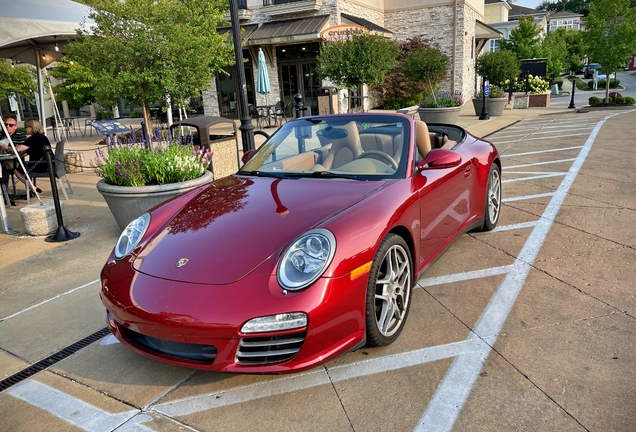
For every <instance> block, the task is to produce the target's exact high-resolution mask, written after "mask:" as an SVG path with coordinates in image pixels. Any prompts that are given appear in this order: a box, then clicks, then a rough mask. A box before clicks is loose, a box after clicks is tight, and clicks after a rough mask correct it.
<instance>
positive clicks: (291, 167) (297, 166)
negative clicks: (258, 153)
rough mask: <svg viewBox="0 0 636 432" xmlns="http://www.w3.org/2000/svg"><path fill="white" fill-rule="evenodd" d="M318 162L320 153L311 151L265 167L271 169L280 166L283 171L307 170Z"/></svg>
mask: <svg viewBox="0 0 636 432" xmlns="http://www.w3.org/2000/svg"><path fill="white" fill-rule="evenodd" d="M316 162H318V154H317V153H315V152H313V151H310V152H305V153H300V154H297V155H295V156H290V157H288V158H285V159H280V160H277V161H275V162H272V163H268V164H267V165H264V166H263V168H265V169H268V170H270V169H272V168H274V167H278V168H280V169H281V170H283V171H305V170H309V169H310V168H311V167H313V166H314V165H315V164H316Z"/></svg>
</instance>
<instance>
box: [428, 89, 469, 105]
mask: <svg viewBox="0 0 636 432" xmlns="http://www.w3.org/2000/svg"><path fill="white" fill-rule="evenodd" d="M463 103H464V98H463V97H462V93H461V92H460V91H456V92H455V93H452V92H448V91H445V92H444V91H442V92H437V93H430V94H426V95H425V96H424V99H423V100H422V101H421V102H420V104H419V106H420V108H451V107H458V106H462V105H463Z"/></svg>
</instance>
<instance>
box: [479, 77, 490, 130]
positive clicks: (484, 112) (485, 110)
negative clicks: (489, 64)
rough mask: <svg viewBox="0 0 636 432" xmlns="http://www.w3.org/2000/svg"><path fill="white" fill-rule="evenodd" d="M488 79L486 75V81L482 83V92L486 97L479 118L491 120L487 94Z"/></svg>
mask: <svg viewBox="0 0 636 432" xmlns="http://www.w3.org/2000/svg"><path fill="white" fill-rule="evenodd" d="M486 81H488V80H487V79H486V77H484V81H483V82H482V84H481V87H482V88H481V94H482V95H483V97H484V99H483V101H482V102H483V103H482V104H481V115H480V116H479V120H489V119H490V116H489V115H488V107H487V105H488V103H487V102H486V101H487V100H488V95H487V94H486Z"/></svg>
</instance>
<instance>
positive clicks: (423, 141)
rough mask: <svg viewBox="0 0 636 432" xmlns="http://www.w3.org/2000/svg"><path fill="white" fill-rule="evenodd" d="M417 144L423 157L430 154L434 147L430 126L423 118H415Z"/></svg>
mask: <svg viewBox="0 0 636 432" xmlns="http://www.w3.org/2000/svg"><path fill="white" fill-rule="evenodd" d="M415 146H416V147H417V151H418V152H419V154H420V157H421V158H422V159H424V158H425V157H426V156H427V155H428V153H429V152H430V151H431V148H432V147H431V135H430V134H429V133H428V126H426V123H424V122H423V121H421V120H415Z"/></svg>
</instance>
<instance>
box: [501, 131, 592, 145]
mask: <svg viewBox="0 0 636 432" xmlns="http://www.w3.org/2000/svg"><path fill="white" fill-rule="evenodd" d="M581 135H589V134H588V133H580V134H569V135H553V136H551V137H537V138H524V139H518V140H512V141H494V140H491V142H492V143H493V144H508V143H516V142H523V141H536V140H543V141H547V140H552V139H557V138H569V137H574V136H581Z"/></svg>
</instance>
